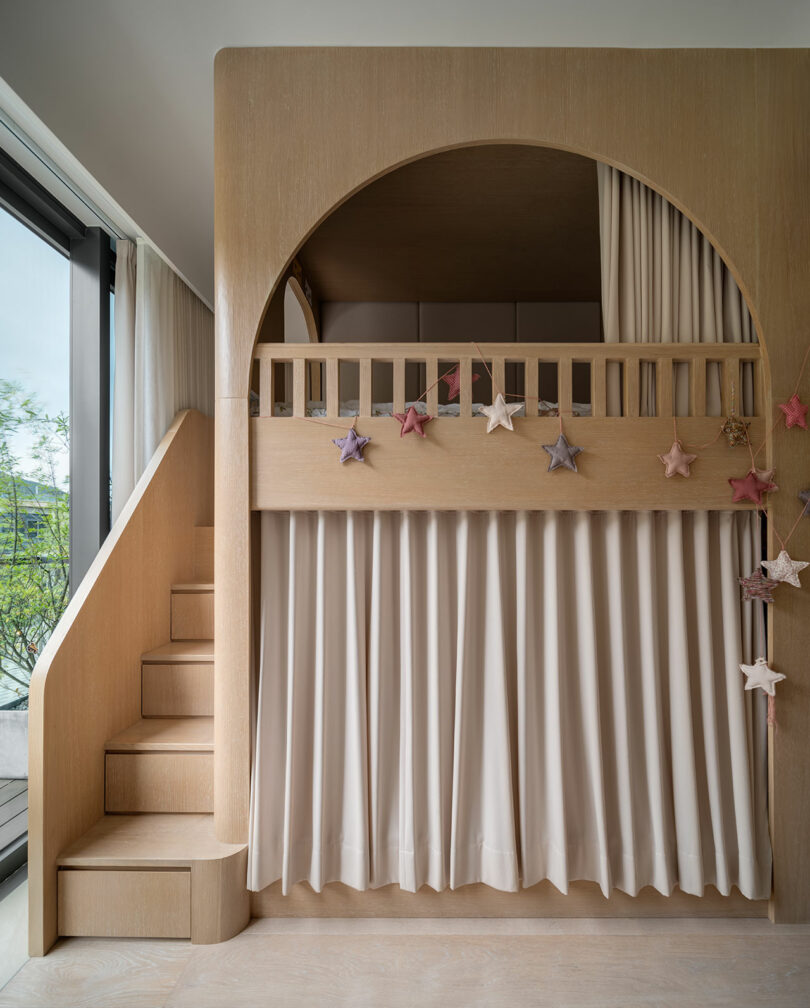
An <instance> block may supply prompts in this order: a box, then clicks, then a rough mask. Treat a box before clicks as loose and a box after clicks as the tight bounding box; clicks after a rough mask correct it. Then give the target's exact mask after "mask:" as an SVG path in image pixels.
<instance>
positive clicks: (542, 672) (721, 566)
mask: <svg viewBox="0 0 810 1008" xmlns="http://www.w3.org/2000/svg"><path fill="white" fill-rule="evenodd" d="M758 534H759V532H758V523H757V520H756V516H755V515H754V514H752V513H749V512H728V513H700V512H699V513H677V512H669V513H649V512H647V513H631V512H623V513H619V512H611V513H596V514H590V513H538V512H519V513H517V514H510V513H480V512H461V513H441V512H428V513H403V512H375V513H349V514H346V513H317V514H316V513H294V514H275V513H265V514H263V515H262V586H261V592H262V596H261V598H262V603H261V655H260V670H261V676H260V695H259V699H258V724H257V744H256V752H255V763H254V769H253V783H252V798H251V822H250V844H249V865H248V880H249V887H250V888H251V889H254V890H259V889H261V888H263V887H264V886H266V885H268V884H269V883H271V882H273V881H275V880H276V879H281V881H282V885H283V889H284V890H285V891H286V890H289V888H290V887H291V886H292V885H293V884H294V883H296V882H298V881H299V880H307V881H308V882H310V883H311V884H312V886H313V887H314V888H315V889H317V890H320V889H321V887H322V886H323V885H325V884H326V883H327V882H330V881H341V882H344V883H346V884H348V885H350V886H353V887H356V888H358V889H365V888H368V887H374V886H381V885H385V884H387V883H392V882H396V883H399V885H400V886H402V887H403V888H405V889H408V890H415V889H418V888H419V887H420V886H423V885H429V886H432V887H433V888H434V889H442V888H444V887H446V886H451V887H457V886H461V885H465V884H467V883H474V882H484V883H486V884H488V885H490V886H493V887H495V888H498V889H504V890H514V889H516V888H518V887H519V886H520V885H523V886H529V885H532V884H533V883H536V882H538V881H540V880H541V879H544V878H548V879H551V881H552V882H553V883H554V884H555V885H556V886H557V887H558V888H559V889H561V890H563V891H566V889H567V885H568V882H569V881H571V880H574V879H590V880H593V881H595V882H598V884H599V885H600V887H601V888H602V891H603V892H604V893H605V894H606V895H607V894H608V893H609V892H610V890H611V889H612V888H614V887H617V888H619V889H622V890H624V891H626V892H629V893H636V892H638V890H639V889H640V888H641V887H643V886H646V885H652V886H654V887H655V888H656V889H658V890H659V891H660V892H663V893H669V892H670V891H671V890H672V888H673V887H674V886H676V885H677V886H679V887H680V888H681V889H682V890H684V891H686V892H689V893H696V894H700V893H702V892H703V889H704V887H705V886H706V885H708V884H713V885H715V886H716V887H717V888H718V889H719V890H720V891H721V892H723V893H727V892H728V891H729V889H730V888H731V886H733V885H736V886H738V887H739V888H740V890H741V891H742V892H743V893H744V894H745V895H746V896H748V897H751V898H759V897H765V896H767V895H768V892H769V889H770V847H769V842H768V832H767V815H766V769H765V747H766V734H765V721H764V717H762V704H761V698H759V697H753V696H752V695H751V694H750V693H746V692H745V691H744V689H743V676H742V674H741V673H740V670H739V667H738V663H739V662H740V661H742V660H746V661H748V660H750V659H751V658H752V657H753V656H754V655H755V654H756V653H759V652H760V650H761V642H760V641H759V639H758V635H759V628H758V627H757V626H755V625H754V615H753V614H754V610H753V609H752V607H751V605H750V604H743V603H741V602H740V593H739V587H738V585H737V580H736V579H737V576H738V575H739V574H740V573H743V572H745V573H747V572H748V571H750V570H751V569H752V568H753V567H754V565H755V563H756V559H757V558H758V557H759V540H758Z"/></svg>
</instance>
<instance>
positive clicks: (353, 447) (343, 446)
mask: <svg viewBox="0 0 810 1008" xmlns="http://www.w3.org/2000/svg"><path fill="white" fill-rule="evenodd" d="M370 440H371V438H370V437H360V436H359V435H358V433H357V431H356V430H355V429H354V427H350V428H349V433H348V434H347V435H346V437H341V438H332V444H335V445H337V446H338V448H340V461H341V462H348V460H349V459H357V461H358V462H365V461H366V460H365V459H364V458H363V449H364V448H365V447H366V445H367V444H368V443H369V441H370Z"/></svg>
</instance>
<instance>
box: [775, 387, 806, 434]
mask: <svg viewBox="0 0 810 1008" xmlns="http://www.w3.org/2000/svg"><path fill="white" fill-rule="evenodd" d="M779 409H780V410H781V411H782V412H783V413H784V414H785V427H803V428H804V429H805V430H807V410H808V407H807V406H803V405H802V402H801V400H800V399H799V397H798V395H797V394H796V393H795V392H794V393H793V395H792V396H791V397H790V399H788V401H787V402H786V403H779Z"/></svg>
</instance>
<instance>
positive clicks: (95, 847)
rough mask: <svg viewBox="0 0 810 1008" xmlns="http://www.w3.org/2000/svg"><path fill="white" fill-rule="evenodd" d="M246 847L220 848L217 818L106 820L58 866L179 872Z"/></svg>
mask: <svg viewBox="0 0 810 1008" xmlns="http://www.w3.org/2000/svg"><path fill="white" fill-rule="evenodd" d="M243 846H244V845H242V844H225V843H220V841H219V840H217V838H216V834H215V833H214V817H213V815H188V814H185V815H172V814H171V813H164V814H162V815H156V814H149V813H147V814H145V815H106V816H104V817H103V818H102V819H99V820H98V822H97V823H96V824H95V825H94V826H92V827H91V828H90V829H89V830H88V831H87V833H85V834H84V836H82V837H80V839H78V840H77V841H76V842H75V843H72V844H71V845H70V846H69V847H67V848H66V849H65V850H64V851H62V853H61V854H60V855H59V857H58V858H57V859H56V863H57V864H58V865H59V867H70V868H175V867H180V868H182V867H186V868H187V867H189V866H190V865H191V862H192V861H209V860H213V859H215V858H222V857H228V856H230V855H231V854H235V853H236V852H237V851H239V850H241V848H242V847H243Z"/></svg>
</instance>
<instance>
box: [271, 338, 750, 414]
mask: <svg viewBox="0 0 810 1008" xmlns="http://www.w3.org/2000/svg"><path fill="white" fill-rule="evenodd" d="M479 351H480V352H479ZM254 357H255V361H256V364H257V367H258V393H259V415H260V416H262V417H271V416H273V412H274V406H275V404H276V403H277V402H278V401H279V400H280V399H282V398H284V399H286V400H287V401H289V402H291V405H292V415H293V416H294V417H303V416H305V415H306V404H307V399H308V398H318V399H320V398H321V395H320V391H321V385H323V388H324V390H325V396H324V397H323V398H324V400H325V411H326V416H327V417H337V416H338V415H339V408H340V400H341V395H340V368H341V366H342V365H347V364H354V365H356V367H357V369H358V387H359V397H358V399H359V409H358V416H359V417H370V416H372V402H373V395H372V373H373V368H374V366H376V365H380V364H388V365H390V366H391V371H392V388H393V395H392V400H393V410H394V412H401V411H402V410H403V409H404V405H405V402H406V381H405V376H406V364H407V365H411V364H418V365H421V366H422V367H423V371H422V372H421V380H422V381H423V382H424V385H423V386H422V387H423V388H428V389H429V391H428V392H427V395H426V397H425V403H426V407H427V412H428V413H430V414H432V415H435V414H436V413H437V411H438V404H439V395H440V389H439V386H438V385H436V382H437V379H438V378H439V376H440V374H442V373H443V371H446V370H447V368H449V367H452V366H453V365H454V364H456V363H457V364H458V365H459V375H460V380H461V382H460V392H459V399H458V401H459V416H461V417H470V416H473V411H472V406H473V399H474V389H473V370H474V368H476V366H477V369H478V370H479V371H480V368H481V366H482V365H483V364H484V363H485V364H486V367H487V368H488V369H489V370H490V371H491V374H492V378H493V381H494V384H495V387H496V388H497V389H502V390H504V391H514V390H513V389H510V388H508V386H507V374H508V370H507V369H508V368H509V367H510V365H518V366H519V367H522V378H521V379H520V382H519V385H520V388H519V393H520V394H521V395H523V396H525V402H526V414H525V415H526V416H527V417H531V416H535V417H536V416H538V402H539V375H540V373H541V372H540V368H541V366H546V367H547V366H549V365H551V366H555V367H556V389H557V400H556V401H558V403H559V410H560V412H561V413H562V414H563V415H567V414H570V413H571V412H572V409H573V388H574V382H573V374H574V365H576V364H587V365H589V367H590V381H589V384H590V398H589V402H590V406H591V416H592V417H594V418H595V419H601V418H604V417H606V416H608V404H609V399H610V396H609V388H610V386H611V384H612V385H613V386H614V388H620V389H621V410H620V412H621V415H622V416H624V417H628V418H636V417H638V416H639V415H640V413H641V405H640V402H641V395H640V390H641V383H642V366H643V365H648V366H650V367H651V369H652V370H653V371H654V376H655V377H654V382H655V393H656V394H655V397H654V398H655V412H654V415H655V416H657V417H672V416H673V414H674V404H675V388H676V374H677V376H678V377H677V382H678V383H681V382H684V381H686V382H688V414H686V415H688V416H692V417H705V416H707V415H708V413H707V375H708V374H709V373H710V372H709V368H710V367H711V368H712V370H714V371H715V373H716V374H717V375H719V385H720V394H721V404H720V410H721V412H722V413H723V414H728V413H730V412H732V410H733V409H734V410H736V412H737V413H739V414H740V415H744V409H745V406H746V405H748V406H750V408H749V409H748V410H747V411H746V414H745V415H748V416H762V414H763V404H762V395H761V389H762V375H761V367H762V362H761V356H760V349H759V345H758V344H756V343H713V344H707V343H703V344H701V343H661V344H649V343H618V344H617V343H612V344H606V343H596V344H581V343H507V344H504V343H495V344H492V343H488V344H481V345H479V346H478V347H475V346H473V345H471V344H460V343H431V344H425V343H421V344H420V343H398V344H391V343H357V344H310V345H306V344H283V343H261V344H259V345H258V346H257V347H256V351H255V355H254ZM676 368H677V370H676ZM611 369H614V370H613V371H611ZM744 369H745V370H744ZM687 371H688V376H687V374H686V372H687ZM290 373H291V374H290ZM314 374H317V379H318V380H317V382H316V381H315V380H314V379H313V375H314ZM712 380H717V379H714V377H713V376H712ZM744 385H747V386H748V387H750V388H751V389H752V391H753V400H752V402H751V401H749V403H748V404H746V403H745V402H744V397H743V395H742V390H743V387H744ZM681 387H682V386H681ZM315 389H317V394H316V395H310V396H308V395H307V392H308V391H313V392H314V391H315ZM279 390H281V391H279ZM420 392H421V389H420ZM617 412H619V410H615V409H614V410H613V411H612V413H613V415H615V414H616V413H617Z"/></svg>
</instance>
